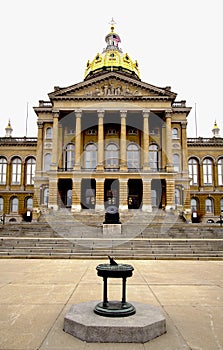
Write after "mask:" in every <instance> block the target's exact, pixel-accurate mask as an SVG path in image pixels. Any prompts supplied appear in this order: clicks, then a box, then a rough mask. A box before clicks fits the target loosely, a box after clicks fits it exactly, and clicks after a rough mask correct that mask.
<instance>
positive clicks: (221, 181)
mask: <svg viewBox="0 0 223 350" xmlns="http://www.w3.org/2000/svg"><path fill="white" fill-rule="evenodd" d="M218 185H219V186H222V185H223V158H221V159H219V160H218Z"/></svg>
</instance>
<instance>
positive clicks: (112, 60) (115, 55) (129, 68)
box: [84, 19, 140, 80]
mask: <svg viewBox="0 0 223 350" xmlns="http://www.w3.org/2000/svg"><path fill="white" fill-rule="evenodd" d="M105 42H106V44H107V46H106V48H105V49H104V50H103V51H102V53H101V54H100V53H97V55H96V56H95V58H94V59H93V60H92V61H91V62H90V61H88V62H87V67H86V69H85V74H84V80H87V79H89V78H92V77H95V76H96V75H100V74H103V73H105V72H112V71H114V72H121V73H123V74H125V75H128V76H131V77H134V78H136V79H138V80H140V72H139V68H138V63H137V61H133V60H132V59H131V58H130V57H129V55H128V54H127V53H125V54H123V52H122V50H121V49H120V47H119V43H120V42H121V39H120V37H119V35H118V34H117V33H115V32H114V21H113V19H112V21H111V31H110V33H109V34H107V35H106V37H105Z"/></svg>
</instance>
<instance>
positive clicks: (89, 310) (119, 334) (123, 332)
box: [64, 301, 166, 343]
mask: <svg viewBox="0 0 223 350" xmlns="http://www.w3.org/2000/svg"><path fill="white" fill-rule="evenodd" d="M131 303H132V304H133V305H134V307H135V309H136V313H135V314H134V315H132V316H128V317H118V318H113V317H103V316H99V315H97V314H95V313H94V308H95V306H96V305H97V304H98V301H90V302H86V303H80V304H76V305H72V306H71V308H70V310H69V312H68V313H67V314H66V315H65V318H64V331H65V332H66V333H69V334H71V335H73V336H74V337H77V338H79V339H81V340H84V341H86V342H90V343H146V342H148V341H149V340H152V339H154V338H156V337H158V336H160V335H162V334H164V333H166V320H165V317H164V316H163V315H162V313H161V311H160V308H159V307H157V306H153V305H149V304H143V303H138V302H131Z"/></svg>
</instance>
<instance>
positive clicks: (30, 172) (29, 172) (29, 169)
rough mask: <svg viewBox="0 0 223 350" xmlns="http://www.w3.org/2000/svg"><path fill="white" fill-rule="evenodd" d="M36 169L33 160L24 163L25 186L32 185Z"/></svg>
mask: <svg viewBox="0 0 223 350" xmlns="http://www.w3.org/2000/svg"><path fill="white" fill-rule="evenodd" d="M35 169H36V161H35V159H34V158H29V159H28V160H27V162H26V184H27V185H34V176H35Z"/></svg>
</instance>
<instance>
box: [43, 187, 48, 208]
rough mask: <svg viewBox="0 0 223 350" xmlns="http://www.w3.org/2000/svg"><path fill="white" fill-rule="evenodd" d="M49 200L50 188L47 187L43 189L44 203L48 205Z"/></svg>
mask: <svg viewBox="0 0 223 350" xmlns="http://www.w3.org/2000/svg"><path fill="white" fill-rule="evenodd" d="M48 202H49V188H48V187H45V188H44V190H43V204H45V205H48Z"/></svg>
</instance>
